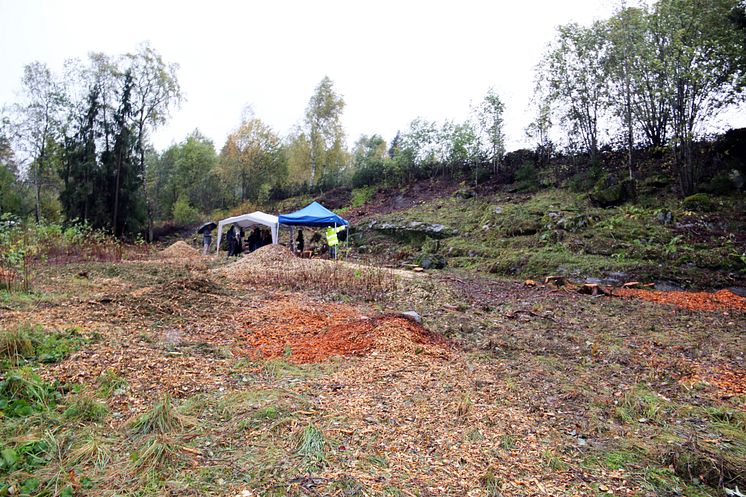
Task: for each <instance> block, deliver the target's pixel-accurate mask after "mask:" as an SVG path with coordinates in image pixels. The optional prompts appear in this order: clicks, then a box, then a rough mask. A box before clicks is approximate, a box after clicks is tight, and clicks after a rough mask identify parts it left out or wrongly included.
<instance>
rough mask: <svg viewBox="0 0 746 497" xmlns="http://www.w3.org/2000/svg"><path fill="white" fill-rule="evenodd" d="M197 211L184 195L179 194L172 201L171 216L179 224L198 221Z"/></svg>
mask: <svg viewBox="0 0 746 497" xmlns="http://www.w3.org/2000/svg"><path fill="white" fill-rule="evenodd" d="M199 217H200V216H199V212H197V209H195V208H194V207H192V206H191V205H189V200H188V199H187V198H186V197H185V196H183V195H182V196H180V197H179V199H178V200H177V201H176V202H175V203H174V213H173V218H174V221H176V222H177V223H179V224H194V223H196V222H198V221H199Z"/></svg>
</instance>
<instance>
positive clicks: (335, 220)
mask: <svg viewBox="0 0 746 497" xmlns="http://www.w3.org/2000/svg"><path fill="white" fill-rule="evenodd" d="M279 221H280V224H285V225H291V226H316V227H323V226H334V225H335V224H336V225H337V226H342V225H345V226H346V225H348V224H349V223H348V222H347V221H346V220H345V219H342V218H341V217H339V216H338V215H336V214H335V213H333V212H332V211H330V210H329V209H327V208H326V207H324V206H323V205H321V204H320V203H318V202H311V203H310V204H308V205H307V206H305V207H304V208H302V209H301V210H299V211H295V212H292V213H290V214H280V217H279Z"/></svg>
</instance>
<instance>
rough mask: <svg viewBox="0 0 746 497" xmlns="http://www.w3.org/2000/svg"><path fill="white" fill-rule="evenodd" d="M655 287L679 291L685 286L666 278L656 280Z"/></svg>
mask: <svg viewBox="0 0 746 497" xmlns="http://www.w3.org/2000/svg"><path fill="white" fill-rule="evenodd" d="M655 289H656V290H660V291H662V292H678V291H681V290H683V288H682V287H681V286H680V285H679V284H677V283H676V282H673V281H666V280H661V281H656V282H655Z"/></svg>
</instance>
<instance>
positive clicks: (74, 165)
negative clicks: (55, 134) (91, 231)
mask: <svg viewBox="0 0 746 497" xmlns="http://www.w3.org/2000/svg"><path fill="white" fill-rule="evenodd" d="M99 90H100V89H99V86H98V85H96V84H94V85H93V86H92V87H91V88H90V90H89V94H88V98H87V102H88V106H87V109H86V110H85V113H83V114H82V115H81V117H82V119H81V120H80V122H79V123H78V125H77V130H76V131H75V134H74V135H73V136H70V137H66V139H65V143H64V160H63V167H62V171H61V176H62V180H63V182H64V188H63V190H62V192H60V201H61V203H62V208H63V211H64V213H65V216H66V217H67V219H79V220H81V221H83V222H84V223H90V224H92V225H93V226H94V227H97V228H100V227H104V226H108V223H107V222H105V220H104V219H102V216H100V214H101V212H102V208H103V205H101V203H100V202H99V201H100V200H101V198H100V196H98V195H96V191H97V189H98V187H99V186H101V180H102V178H101V175H100V169H99V167H98V157H97V154H96V137H97V129H96V122H97V118H98V114H99V112H100V110H101V102H100V91H99Z"/></svg>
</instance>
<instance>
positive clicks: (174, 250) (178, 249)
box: [158, 240, 199, 259]
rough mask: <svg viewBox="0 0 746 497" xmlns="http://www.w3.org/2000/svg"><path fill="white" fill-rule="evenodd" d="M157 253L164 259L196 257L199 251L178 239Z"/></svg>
mask: <svg viewBox="0 0 746 497" xmlns="http://www.w3.org/2000/svg"><path fill="white" fill-rule="evenodd" d="M158 255H160V256H161V257H162V258H164V259H176V258H192V257H198V256H199V251H197V250H195V249H193V248H192V247H190V246H189V245H187V244H186V243H185V242H182V241H181V240H179V241H178V242H176V243H174V244H173V245H171V246H169V247H168V248H166V249H164V250H161V251H160V252H159V253H158Z"/></svg>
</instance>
